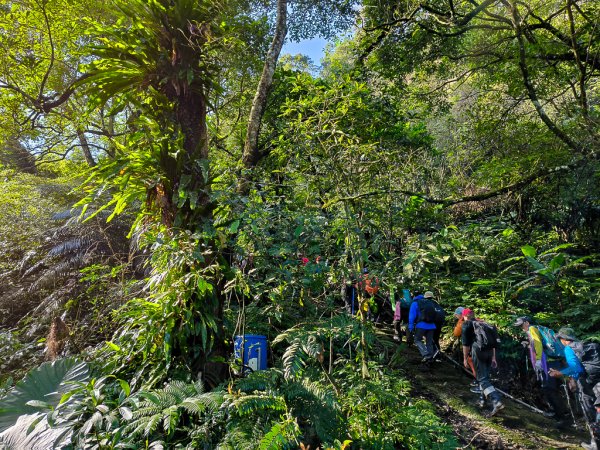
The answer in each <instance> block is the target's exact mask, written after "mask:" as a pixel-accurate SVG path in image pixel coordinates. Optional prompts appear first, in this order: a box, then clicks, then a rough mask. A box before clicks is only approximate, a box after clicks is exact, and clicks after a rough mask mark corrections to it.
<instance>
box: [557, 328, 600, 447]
mask: <svg viewBox="0 0 600 450" xmlns="http://www.w3.org/2000/svg"><path fill="white" fill-rule="evenodd" d="M556 337H557V338H558V339H560V341H561V343H562V344H563V345H564V347H565V359H566V362H567V367H566V368H564V369H561V370H556V369H550V370H549V374H550V376H552V377H555V378H561V377H571V378H573V379H574V380H575V381H576V382H577V391H578V394H579V395H578V397H579V401H580V403H581V407H582V410H583V413H584V414H585V417H586V422H587V423H588V425H589V426H590V431H591V433H592V441H591V443H589V444H588V443H585V442H582V443H581V446H582V447H583V448H584V449H586V450H598V443H599V440H600V344H598V343H595V342H585V343H584V342H581V341H579V340H578V339H577V338H576V337H575V333H574V332H573V329H572V328H566V327H565V328H561V329H560V330H558V333H556Z"/></svg>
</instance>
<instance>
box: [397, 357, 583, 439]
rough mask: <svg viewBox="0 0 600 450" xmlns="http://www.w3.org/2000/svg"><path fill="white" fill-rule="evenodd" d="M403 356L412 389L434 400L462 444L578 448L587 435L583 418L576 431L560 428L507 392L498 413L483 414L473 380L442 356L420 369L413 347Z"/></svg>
mask: <svg viewBox="0 0 600 450" xmlns="http://www.w3.org/2000/svg"><path fill="white" fill-rule="evenodd" d="M406 358H407V361H406V364H405V367H406V371H407V374H408V375H409V377H410V378H411V380H413V386H414V391H415V393H416V394H417V395H419V396H421V397H423V398H426V399H427V400H429V401H431V402H433V403H434V404H435V405H436V406H437V410H438V414H439V415H440V417H442V418H443V419H444V420H445V421H446V422H447V423H448V424H449V425H451V426H452V427H453V429H454V431H455V433H456V435H457V436H458V437H459V439H460V440H461V441H462V443H463V446H464V447H463V448H465V449H466V448H478V449H511V450H512V449H580V448H581V447H580V446H579V443H580V442H581V441H589V433H588V432H587V430H586V429H585V428H584V424H582V423H581V424H580V429H579V431H578V430H575V428H572V429H569V430H567V431H559V430H557V429H556V428H555V426H554V421H553V420H552V419H548V418H546V417H544V416H542V415H541V414H538V413H535V412H533V411H531V410H529V409H527V408H525V407H523V406H521V405H519V404H517V403H516V402H513V401H512V400H510V399H508V398H505V399H504V400H503V402H504V404H505V408H504V409H503V410H502V411H500V412H499V413H498V415H497V416H495V417H492V418H486V417H485V413H486V412H487V411H488V410H481V409H480V408H478V407H477V400H478V395H477V394H474V393H472V392H470V390H469V384H470V382H471V381H472V380H471V379H470V378H469V377H468V376H467V375H466V374H465V373H464V371H462V370H461V369H458V368H457V367H456V366H454V365H453V364H451V363H450V362H449V361H446V360H445V359H443V360H442V362H436V363H434V364H433V365H431V367H429V368H428V369H424V367H423V365H422V364H421V361H420V360H421V358H420V355H419V354H418V352H417V351H416V350H415V349H414V348H412V349H407V351H406Z"/></svg>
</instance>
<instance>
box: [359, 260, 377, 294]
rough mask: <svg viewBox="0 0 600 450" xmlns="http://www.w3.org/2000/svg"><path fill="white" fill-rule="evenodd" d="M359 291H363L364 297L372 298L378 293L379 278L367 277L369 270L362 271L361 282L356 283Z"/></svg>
mask: <svg viewBox="0 0 600 450" xmlns="http://www.w3.org/2000/svg"><path fill="white" fill-rule="evenodd" d="M358 288H359V289H364V292H365V296H366V297H369V298H370V297H374V296H375V294H377V292H378V291H379V278H377V277H371V276H369V269H367V268H366V267H365V268H364V269H363V276H362V280H361V281H359V283H358Z"/></svg>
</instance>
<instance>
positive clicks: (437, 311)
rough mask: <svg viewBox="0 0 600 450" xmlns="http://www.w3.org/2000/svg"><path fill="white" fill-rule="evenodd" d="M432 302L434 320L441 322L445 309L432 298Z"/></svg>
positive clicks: (444, 315)
mask: <svg viewBox="0 0 600 450" xmlns="http://www.w3.org/2000/svg"><path fill="white" fill-rule="evenodd" d="M432 302H433V307H434V308H435V322H436V323H443V322H444V320H445V319H446V311H444V308H442V306H441V305H440V304H439V303H438V302H436V301H435V300H432Z"/></svg>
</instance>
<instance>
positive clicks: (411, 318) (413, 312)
mask: <svg viewBox="0 0 600 450" xmlns="http://www.w3.org/2000/svg"><path fill="white" fill-rule="evenodd" d="M418 311H419V306H418V305H417V302H412V304H411V305H410V311H409V312H408V329H409V330H410V331H412V330H414V329H415V320H416V318H417V314H418Z"/></svg>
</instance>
